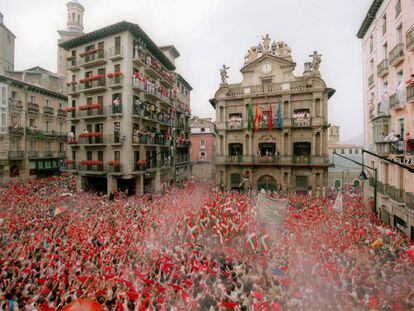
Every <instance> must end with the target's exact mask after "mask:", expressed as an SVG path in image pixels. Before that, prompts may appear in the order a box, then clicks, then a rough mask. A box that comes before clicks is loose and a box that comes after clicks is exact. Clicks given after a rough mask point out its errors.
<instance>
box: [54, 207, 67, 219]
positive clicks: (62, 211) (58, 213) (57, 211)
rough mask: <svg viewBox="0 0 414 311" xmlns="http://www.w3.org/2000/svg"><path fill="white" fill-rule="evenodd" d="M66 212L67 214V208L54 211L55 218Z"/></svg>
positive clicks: (57, 208) (58, 208)
mask: <svg viewBox="0 0 414 311" xmlns="http://www.w3.org/2000/svg"><path fill="white" fill-rule="evenodd" d="M64 212H66V208H65V207H56V208H55V210H54V211H53V217H56V216H57V215H60V214H62V213H64Z"/></svg>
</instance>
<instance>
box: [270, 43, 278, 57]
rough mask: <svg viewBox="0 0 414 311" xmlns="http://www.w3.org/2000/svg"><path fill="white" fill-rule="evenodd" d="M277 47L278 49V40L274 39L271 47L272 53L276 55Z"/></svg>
mask: <svg viewBox="0 0 414 311" xmlns="http://www.w3.org/2000/svg"><path fill="white" fill-rule="evenodd" d="M276 49H277V44H276V41H273V42H272V48H271V51H270V53H271V54H272V55H273V56H276Z"/></svg>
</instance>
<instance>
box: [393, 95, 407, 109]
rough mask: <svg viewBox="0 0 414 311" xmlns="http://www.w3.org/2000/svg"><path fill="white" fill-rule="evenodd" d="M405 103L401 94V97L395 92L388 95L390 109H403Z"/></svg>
mask: <svg viewBox="0 0 414 311" xmlns="http://www.w3.org/2000/svg"><path fill="white" fill-rule="evenodd" d="M404 107H405V103H404V100H403V96H401V99H400V98H399V94H398V93H395V94H393V95H391V96H390V109H395V110H400V109H404Z"/></svg>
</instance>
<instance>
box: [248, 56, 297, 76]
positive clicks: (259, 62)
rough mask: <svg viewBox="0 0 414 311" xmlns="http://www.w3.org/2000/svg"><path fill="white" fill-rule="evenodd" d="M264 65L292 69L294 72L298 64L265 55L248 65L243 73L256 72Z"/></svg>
mask: <svg viewBox="0 0 414 311" xmlns="http://www.w3.org/2000/svg"><path fill="white" fill-rule="evenodd" d="M264 63H270V64H274V65H276V66H278V67H292V70H293V69H294V68H295V67H296V63H294V62H292V61H291V60H288V59H285V58H280V57H277V56H274V55H272V54H264V55H262V56H260V57H259V58H257V59H255V60H254V61H252V62H249V63H247V64H246V65H245V66H244V67H243V68H242V69H240V71H241V73H246V72H250V71H254V70H255V69H257V68H258V67H260V66H261V65H262V64H264Z"/></svg>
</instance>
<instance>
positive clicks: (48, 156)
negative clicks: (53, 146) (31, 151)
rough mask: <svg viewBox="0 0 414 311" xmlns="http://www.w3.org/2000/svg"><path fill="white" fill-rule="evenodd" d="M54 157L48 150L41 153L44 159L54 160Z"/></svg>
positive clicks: (53, 153) (52, 152)
mask: <svg viewBox="0 0 414 311" xmlns="http://www.w3.org/2000/svg"><path fill="white" fill-rule="evenodd" d="M54 156H55V152H54V151H50V150H47V151H43V157H45V158H54Z"/></svg>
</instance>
